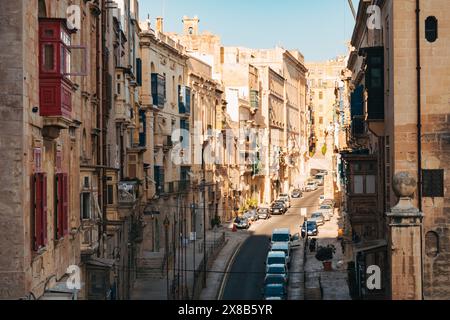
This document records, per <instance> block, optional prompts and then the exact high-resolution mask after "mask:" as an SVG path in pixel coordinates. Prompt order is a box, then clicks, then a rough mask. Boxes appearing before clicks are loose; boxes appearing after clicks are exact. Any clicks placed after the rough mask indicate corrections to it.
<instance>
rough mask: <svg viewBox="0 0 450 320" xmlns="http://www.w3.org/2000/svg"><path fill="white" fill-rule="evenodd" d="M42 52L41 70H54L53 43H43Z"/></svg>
mask: <svg viewBox="0 0 450 320" xmlns="http://www.w3.org/2000/svg"><path fill="white" fill-rule="evenodd" d="M43 50H44V52H43V61H42V64H43V70H44V71H55V47H54V45H53V44H51V43H49V44H44V49H43Z"/></svg>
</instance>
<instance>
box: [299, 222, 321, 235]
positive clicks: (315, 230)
mask: <svg viewBox="0 0 450 320" xmlns="http://www.w3.org/2000/svg"><path fill="white" fill-rule="evenodd" d="M305 224H306V221H305V222H304V223H303V226H302V238H305V237H306V228H308V236H310V237H316V236H318V235H319V227H318V226H317V223H316V222H315V221H308V227H306V225H305Z"/></svg>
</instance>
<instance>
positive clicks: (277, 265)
mask: <svg viewBox="0 0 450 320" xmlns="http://www.w3.org/2000/svg"><path fill="white" fill-rule="evenodd" d="M285 267H286V266H285V265H284V264H271V265H270V266H268V268H269V269H271V268H285Z"/></svg>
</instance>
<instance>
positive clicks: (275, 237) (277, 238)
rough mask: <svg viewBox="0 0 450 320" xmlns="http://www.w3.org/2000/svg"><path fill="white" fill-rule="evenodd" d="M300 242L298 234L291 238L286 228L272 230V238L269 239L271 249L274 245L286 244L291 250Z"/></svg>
mask: <svg viewBox="0 0 450 320" xmlns="http://www.w3.org/2000/svg"><path fill="white" fill-rule="evenodd" d="M300 242H301V240H300V234H296V235H294V236H292V235H291V233H290V230H289V229H287V228H284V229H275V230H273V232H272V237H271V238H270V245H271V247H273V245H274V244H276V243H288V244H289V247H290V248H292V247H296V246H299V245H300Z"/></svg>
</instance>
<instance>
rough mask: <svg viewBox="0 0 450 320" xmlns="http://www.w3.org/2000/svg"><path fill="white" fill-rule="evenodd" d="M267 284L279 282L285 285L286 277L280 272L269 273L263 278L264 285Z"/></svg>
mask: <svg viewBox="0 0 450 320" xmlns="http://www.w3.org/2000/svg"><path fill="white" fill-rule="evenodd" d="M268 284H281V285H283V286H286V285H287V283H286V278H285V277H284V276H283V275H282V274H269V275H267V276H266V277H265V278H264V286H267V285H268Z"/></svg>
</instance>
